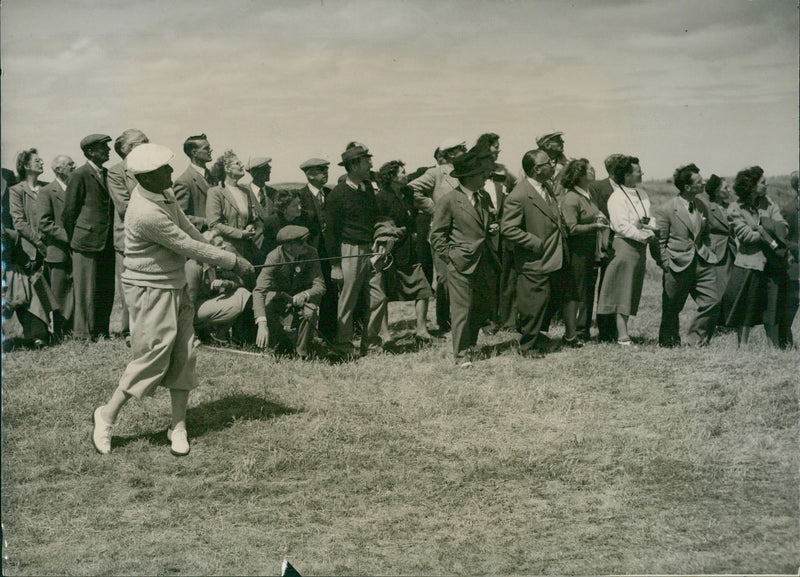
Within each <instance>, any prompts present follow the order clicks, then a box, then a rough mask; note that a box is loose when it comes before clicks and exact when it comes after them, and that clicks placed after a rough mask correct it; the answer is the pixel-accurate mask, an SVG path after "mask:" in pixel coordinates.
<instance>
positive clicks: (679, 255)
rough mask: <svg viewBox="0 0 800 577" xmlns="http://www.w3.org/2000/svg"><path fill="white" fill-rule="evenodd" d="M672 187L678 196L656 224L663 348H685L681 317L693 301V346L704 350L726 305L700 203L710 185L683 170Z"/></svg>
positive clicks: (695, 170) (658, 215) (705, 213)
mask: <svg viewBox="0 0 800 577" xmlns="http://www.w3.org/2000/svg"><path fill="white" fill-rule="evenodd" d="M672 181H673V183H675V188H677V189H678V191H679V192H678V195H677V196H674V197H672V198H670V199H668V200H667V201H665V202H664V203H663V204H661V205H659V207H658V209H657V211H656V219H655V220H656V222H657V223H658V230H659V235H658V244H659V245H660V248H661V257H662V259H663V262H662V268H663V269H664V278H663V283H662V293H661V325H660V326H659V329H658V344H659V346H662V347H677V346H680V344H681V336H680V321H679V320H678V315H680V312H681V310H683V307H684V305H685V304H686V298H687V297H688V296H689V295H692V298H693V299H694V302H695V304H696V305H697V314H696V315H695V317H694V319H693V320H692V324H691V326H690V327H689V333H688V335H687V336H688V340H689V342H690V344H692V345H694V346H705V345H707V344H708V343H709V341H710V340H711V336H712V335H713V333H714V329H715V328H716V326H717V319H718V317H719V305H720V301H721V299H722V295H721V294H719V288H718V285H717V271H716V269H715V267H714V265H716V264H717V260H718V259H717V255H716V254H715V253H714V251H712V250H711V240H710V237H709V231H708V209H707V208H706V206H705V205H704V204H703V203H702V202H700V201H699V200H696V199H695V197H696V196H697V195H698V194H700V193H701V192H702V191H703V189H704V186H705V181H704V180H703V176H702V175H701V174H700V169H699V168H698V167H697V166H696V165H694V164H689V165H686V166H681V167H678V168H677V169H676V170H675V172H674V174H673V176H672Z"/></svg>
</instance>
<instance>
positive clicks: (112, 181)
mask: <svg viewBox="0 0 800 577" xmlns="http://www.w3.org/2000/svg"><path fill="white" fill-rule="evenodd" d="M126 167H127V165H126V164H125V161H124V160H123V161H121V162H118V163H117V164H115V165H114V166H112V167H111V168H109V169H108V194H109V196H111V202H112V203H114V250H115V251H117V252H125V211H126V210H128V202H130V200H131V193H132V192H133V189H134V188H136V186H137V185H138V184H139V182H138V181H137V180H136V177H135V176H133V175H132V174H131V173H130V172H128V170H127V168H126Z"/></svg>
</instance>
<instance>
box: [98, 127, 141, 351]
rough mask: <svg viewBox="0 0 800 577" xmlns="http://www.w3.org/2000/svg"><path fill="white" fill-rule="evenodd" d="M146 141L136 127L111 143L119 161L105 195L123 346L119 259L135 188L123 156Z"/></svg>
mask: <svg viewBox="0 0 800 577" xmlns="http://www.w3.org/2000/svg"><path fill="white" fill-rule="evenodd" d="M145 142H150V140H149V139H148V138H147V136H146V135H145V133H144V132H142V131H141V130H138V129H136V128H129V129H127V130H126V131H125V132H123V133H122V134H121V135H119V136H118V137H117V139H116V140H115V141H114V150H115V151H116V152H117V154H118V155H119V157H120V158H121V159H122V160H120V161H119V162H118V163H117V164H115V165H114V166H112V167H111V168H109V169H108V194H109V195H111V202H113V203H114V253H115V258H116V265H115V268H114V290H115V292H116V294H117V296H118V297H119V300H120V302H121V304H122V318H121V320H120V327H119V334H120V336H122V338H124V339H125V344H126V345H128V346H131V322H130V318H129V315H128V305H127V304H126V303H125V297H124V296H123V294H122V281H121V275H122V271H123V266H122V260H123V259H124V258H125V211H126V210H128V202H129V201H130V199H131V193H132V192H133V189H134V188H136V184H137V182H136V178H134V176H133V175H132V174H130V173H129V172H128V171H127V170H126V168H125V157H126V156H128V153H130V151H131V150H133V149H134V148H136V147H137V146H139V145H140V144H144V143H145Z"/></svg>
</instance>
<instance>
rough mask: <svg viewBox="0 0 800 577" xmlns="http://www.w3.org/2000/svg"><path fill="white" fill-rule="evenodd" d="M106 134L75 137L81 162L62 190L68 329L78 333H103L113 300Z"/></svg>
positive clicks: (106, 333) (106, 332)
mask: <svg viewBox="0 0 800 577" xmlns="http://www.w3.org/2000/svg"><path fill="white" fill-rule="evenodd" d="M109 142H111V137H110V136H107V135H105V134H90V135H89V136H87V137H86V138H84V139H83V140H81V150H83V154H84V155H85V156H86V159H87V162H86V164H84V165H83V166H81V167H80V168H77V169H75V172H73V173H72V176H71V177H70V179H69V182H68V183H67V190H66V192H65V194H64V212H63V215H62V218H63V221H64V230H66V231H67V236H68V237H69V242H70V248H71V249H72V277H73V289H74V292H75V313H74V317H73V334H74V336H75V337H76V338H79V339H89V338H92V339H95V338H98V337H108V336H110V335H109V321H110V320H111V309H112V308H113V306H114V205H113V203H112V202H111V197H110V196H109V194H108V184H107V182H106V169H105V168H103V164H105V163H106V162H108V156H109V153H110V152H111V149H110V148H109V146H108V143H109Z"/></svg>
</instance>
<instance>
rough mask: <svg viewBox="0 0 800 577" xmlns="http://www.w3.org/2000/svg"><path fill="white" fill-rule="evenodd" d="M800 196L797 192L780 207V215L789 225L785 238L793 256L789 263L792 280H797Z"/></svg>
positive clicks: (799, 257) (799, 247) (799, 258)
mask: <svg viewBox="0 0 800 577" xmlns="http://www.w3.org/2000/svg"><path fill="white" fill-rule="evenodd" d="M799 203H800V197H798V195H797V194H795V195H794V198H792V199H790V200H789V202H788V203H787V204H785V205H784V206H783V207H782V208H781V215H782V216H783V218H784V219H785V220H786V224H787V225H788V227H789V231H788V234H787V237H788V238H787V240H788V245H789V252H790V253H791V255H792V256H793V257H794V258H793V261H792V262H791V263H790V264H789V278H790V279H792V280H797V278H798V272H800V271H798V260H800V256H799V255H798V249H800V246H798V235H797V229H798V224H800V222H798V220H797V219H798V210H800V206H798V204H799Z"/></svg>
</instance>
